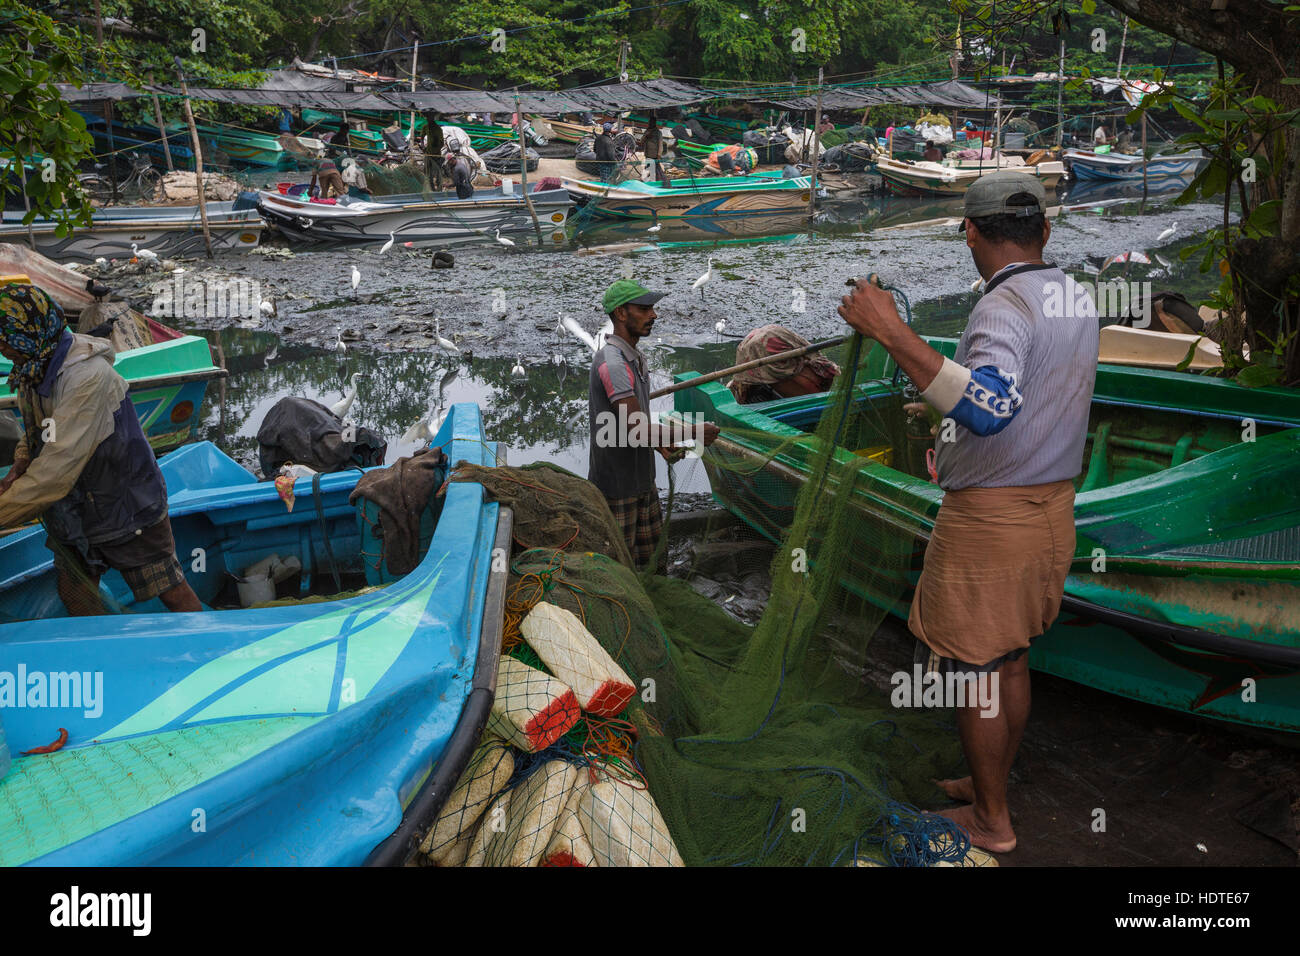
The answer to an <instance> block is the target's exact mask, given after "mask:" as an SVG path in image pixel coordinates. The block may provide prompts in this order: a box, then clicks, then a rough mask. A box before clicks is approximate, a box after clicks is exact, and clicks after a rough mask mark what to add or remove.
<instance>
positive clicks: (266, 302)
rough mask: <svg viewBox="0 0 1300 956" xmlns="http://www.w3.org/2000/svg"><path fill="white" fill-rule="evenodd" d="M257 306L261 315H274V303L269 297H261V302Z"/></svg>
mask: <svg viewBox="0 0 1300 956" xmlns="http://www.w3.org/2000/svg"><path fill="white" fill-rule="evenodd" d="M258 308H260V309H261V310H262V314H263V315H275V303H273V302H272V301H271V300H270V299H263V300H262V304H261V305H260V306H258Z"/></svg>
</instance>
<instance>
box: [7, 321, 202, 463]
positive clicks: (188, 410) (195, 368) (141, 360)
mask: <svg viewBox="0 0 1300 956" xmlns="http://www.w3.org/2000/svg"><path fill="white" fill-rule="evenodd" d="M12 367H13V363H12V362H10V361H9V360H8V359H6V358H0V417H3V418H4V419H7V420H8V424H0V432H2V433H8V434H12V435H15V436H16V435H17V434H19V433H20V432H21V429H22V416H21V415H19V414H18V400H17V398H16V397H15V396H14V395H13V393H11V392H10V391H9V385H8V383H7V381H5V379H7V378H8V376H9V370H10V369H11V368H12ZM113 368H114V369H115V370H116V371H117V373H118V374H119V375H121V376H122V377H123V378H124V379H126V384H127V389H128V392H127V394H128V395H130V397H131V404H132V405H134V406H135V411H136V414H137V415H139V416H140V427H141V428H143V429H144V433H145V437H147V438H148V439H149V444H150V445H151V446H152V447H153V450H154V451H155V452H164V451H168V450H169V449H172V448H175V447H176V446H178V445H182V444H184V443H185V442H187V441H192V440H193V439H194V438H195V437H196V436H197V434H198V428H199V422H201V421H202V420H203V399H204V396H205V395H206V394H207V389H208V383H209V382H211V381H212V380H213V379H218V378H224V377H225V375H226V370H225V369H223V368H219V367H217V366H216V365H213V364H212V352H211V350H210V349H209V348H208V342H207V339H203V338H200V337H199V336H197V335H182V336H179V337H178V338H173V339H168V340H166V341H163V342H157V343H155V344H153V345H146V346H145V347H144V348H139V349H131V350H129V351H126V352H119V353H118V354H117V356H116V358H115V359H114V361H113Z"/></svg>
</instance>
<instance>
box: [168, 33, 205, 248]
mask: <svg viewBox="0 0 1300 956" xmlns="http://www.w3.org/2000/svg"><path fill="white" fill-rule="evenodd" d="M172 62H173V63H175V64H176V76H177V78H178V79H179V80H180V81H181V105H182V106H184V108H185V122H186V123H188V124H189V127H190V143H191V145H192V146H193V148H194V184H195V185H196V186H197V187H198V194H199V219H200V220H201V221H202V223H203V245H204V247H205V248H206V249H207V250H208V258H209V259H211V258H212V233H211V231H210V230H209V229H208V201H207V197H206V196H205V195H204V193H203V147H202V146H200V145H199V130H198V127H197V126H195V125H194V110H193V109H191V108H190V89H189V87H188V86H187V85H186V83H185V73H184V71H182V70H181V58H180V57H178V56H176V57H172Z"/></svg>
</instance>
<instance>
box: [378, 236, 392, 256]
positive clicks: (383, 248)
mask: <svg viewBox="0 0 1300 956" xmlns="http://www.w3.org/2000/svg"><path fill="white" fill-rule="evenodd" d="M393 241H394V237H393V234H392V233H391V232H390V233H389V234H388V241H387V242H385V243H384V244H383V245H382V246H380V247H379V254H380V255H381V256H382V255H384V253H386V252H388V250H389V249H391V248H393Z"/></svg>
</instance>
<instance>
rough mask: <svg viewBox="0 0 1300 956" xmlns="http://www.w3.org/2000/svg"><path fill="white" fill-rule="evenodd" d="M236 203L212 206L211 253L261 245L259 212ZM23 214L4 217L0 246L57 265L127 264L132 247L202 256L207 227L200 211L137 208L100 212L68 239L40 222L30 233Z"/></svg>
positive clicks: (173, 255)
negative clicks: (26, 249) (21, 248)
mask: <svg viewBox="0 0 1300 956" xmlns="http://www.w3.org/2000/svg"><path fill="white" fill-rule="evenodd" d="M232 205H233V204H232V203H228V202H227V203H208V232H209V235H211V237H212V251H213V252H214V253H215V252H222V253H242V252H251V251H252V250H253V249H256V248H257V246H258V244H259V243H260V242H261V241H262V230H263V229H264V228H265V223H263V222H262V219H261V217H260V216H259V215H258V213H257V210H256V209H240V210H235V209H233V208H231V207H232ZM21 218H22V216H21V214H20V213H5V214H4V221H3V224H0V242H15V243H21V244H23V245H27V244H28V243H29V240H34V241H35V243H36V251H37V252H39V253H40V254H41V255H43V256H45V257H47V258H49V259H53V260H55V261H56V262H94V261H95V259H97V258H100V257H103V258H105V259H128V258H130V257H131V256H132V255H134V253H132V251H131V246H132V244H135V245H136V246H138V247H139V248H141V249H149V250H150V251H152V252H155V253H157V254H158V255H159V256H163V257H165V258H181V257H193V256H199V255H204V254H205V253H206V251H207V246H206V245H205V243H204V239H203V223H202V219H201V217H200V215H199V211H198V207H197V206H136V207H131V206H127V207H114V208H111V209H100V210H96V211H95V214H94V218H93V219H92V220H91V224H90V226H89V227H78V228H75V229H73V230H72V232H71V233H70V234H68V235H66V236H59V235H57V233H56V230H57V228H58V225H57V223H54V222H50V221H48V220H38V221H36V222H34V223H32V225H31V227H30V228H29V227H28V226H25V225H23V224H22V222H21Z"/></svg>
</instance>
